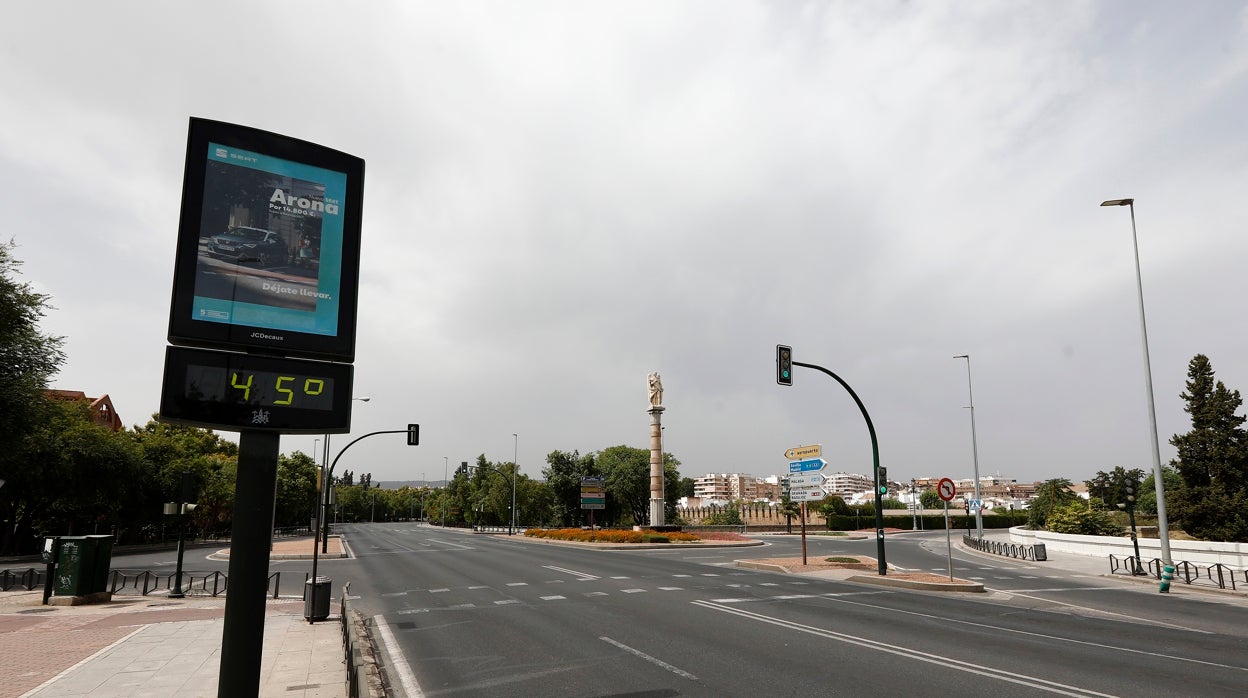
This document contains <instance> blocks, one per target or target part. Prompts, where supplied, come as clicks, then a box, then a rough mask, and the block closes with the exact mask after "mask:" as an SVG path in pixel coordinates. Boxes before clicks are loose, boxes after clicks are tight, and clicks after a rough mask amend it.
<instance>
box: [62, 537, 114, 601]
mask: <svg viewBox="0 0 1248 698" xmlns="http://www.w3.org/2000/svg"><path fill="white" fill-rule="evenodd" d="M112 559H113V537H112V536H61V549H60V554H59V555H58V556H57V559H56V581H55V583H54V584H53V585H52V593H53V594H54V595H56V596H86V595H87V594H94V593H97V592H101V591H107V590H108V568H109V566H110V565H111V563H112Z"/></svg>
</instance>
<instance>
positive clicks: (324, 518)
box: [312, 397, 372, 553]
mask: <svg viewBox="0 0 1248 698" xmlns="http://www.w3.org/2000/svg"><path fill="white" fill-rule="evenodd" d="M351 399H352V400H359V401H360V402H368V401H369V400H372V398H371V397H353V398H351ZM329 475H330V473H329V434H326V435H325V453H324V454H323V456H322V457H321V487H323V488H324V489H325V492H324V493H322V495H321V496H320V497H319V499H320V500H321V501H320V504H319V505H318V507H317V508H318V509H320V514H321V519H320V521H321V527H320V528H321V552H322V553H328V552H329V489H330V487H331V486H332V484H333V483H331V482H329ZM312 547H314V548H315V547H316V536H315V535H314V536H313V537H312Z"/></svg>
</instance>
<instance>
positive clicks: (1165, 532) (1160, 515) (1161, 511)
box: [1129, 201, 1174, 565]
mask: <svg viewBox="0 0 1248 698" xmlns="http://www.w3.org/2000/svg"><path fill="white" fill-rule="evenodd" d="M1129 206H1130V208H1131V245H1132V248H1133V249H1134V251H1135V290H1136V295H1137V297H1138V298H1139V299H1140V338H1141V340H1142V343H1143V345H1144V387H1145V389H1146V391H1147V392H1148V426H1149V437H1150V438H1151V439H1152V444H1151V445H1152V447H1153V449H1152V453H1150V454H1149V455H1151V456H1152V457H1153V485H1154V489H1155V490H1156V492H1157V539H1158V542H1159V543H1160V544H1161V561H1162V563H1164V564H1166V565H1173V564H1174V558H1172V557H1171V556H1170V525H1169V522H1168V521H1167V519H1166V488H1165V478H1164V477H1162V470H1161V445H1160V443H1158V439H1157V406H1156V405H1155V404H1154V402H1153V365H1152V361H1151V360H1150V359H1149V356H1148V323H1147V322H1145V320H1144V277H1143V276H1142V275H1141V274H1140V242H1139V238H1137V237H1136V235H1135V202H1134V201H1132V202H1131V203H1130V204H1129Z"/></svg>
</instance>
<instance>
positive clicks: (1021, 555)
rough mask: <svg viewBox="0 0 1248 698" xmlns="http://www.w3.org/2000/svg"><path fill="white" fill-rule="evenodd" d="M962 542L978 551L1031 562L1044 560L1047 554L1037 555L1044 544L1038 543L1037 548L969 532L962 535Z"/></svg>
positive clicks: (1042, 549)
mask: <svg viewBox="0 0 1248 698" xmlns="http://www.w3.org/2000/svg"><path fill="white" fill-rule="evenodd" d="M962 544H963V545H965V546H966V547H968V548H974V549H975V550H978V551H980V552H984V553H992V554H993V555H1005V556H1007V557H1013V558H1017V559H1019V560H1031V561H1033V562H1044V561H1045V560H1046V559H1047V558H1048V555H1047V554H1042V555H1039V556H1037V551H1038V550H1039V551H1044V549H1045V548H1044V545H1043V544H1040V545H1039V548H1038V549H1037V546H1036V545H1023V544H1021V543H1006V542H1005V541H1000V540H988V539H987V538H976V537H974V536H972V535H970V534H963V535H962Z"/></svg>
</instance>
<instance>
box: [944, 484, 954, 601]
mask: <svg viewBox="0 0 1248 698" xmlns="http://www.w3.org/2000/svg"><path fill="white" fill-rule="evenodd" d="M945 549H946V550H947V551H948V552H949V581H951V582H952V581H953V539H952V538H950V537H949V500H947V499H946V500H945Z"/></svg>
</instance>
